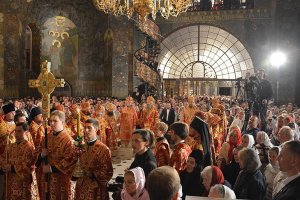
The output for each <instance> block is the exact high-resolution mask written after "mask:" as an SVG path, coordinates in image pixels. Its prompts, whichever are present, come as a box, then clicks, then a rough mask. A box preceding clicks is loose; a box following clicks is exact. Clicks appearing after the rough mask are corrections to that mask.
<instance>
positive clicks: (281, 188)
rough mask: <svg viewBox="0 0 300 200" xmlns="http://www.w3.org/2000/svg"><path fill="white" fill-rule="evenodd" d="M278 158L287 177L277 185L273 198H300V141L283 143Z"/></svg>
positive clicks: (281, 199) (278, 199) (275, 199)
mask: <svg viewBox="0 0 300 200" xmlns="http://www.w3.org/2000/svg"><path fill="white" fill-rule="evenodd" d="M277 159H278V162H279V167H280V171H282V172H284V173H285V174H286V175H287V178H286V179H284V180H283V181H282V182H283V183H282V184H278V185H277V186H276V187H275V189H274V191H273V200H285V199H293V200H299V199H300V195H299V185H300V174H299V168H300V141H296V140H292V141H288V142H285V143H283V144H282V149H281V151H280V153H279V156H278V158H277Z"/></svg>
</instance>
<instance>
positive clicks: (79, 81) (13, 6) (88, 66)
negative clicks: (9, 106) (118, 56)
mask: <svg viewBox="0 0 300 200" xmlns="http://www.w3.org/2000/svg"><path fill="white" fill-rule="evenodd" d="M18 2H19V1H17V0H12V1H6V0H5V5H4V7H3V10H4V11H5V12H6V13H7V14H8V13H9V14H12V15H15V16H17V17H18V18H19V19H20V24H21V25H22V28H21V37H20V38H19V39H18V43H19V46H15V47H17V49H19V50H20V54H19V55H18V57H17V62H19V63H20V64H19V66H18V68H19V69H20V70H19V74H21V73H22V72H23V71H26V70H27V73H26V74H27V75H28V74H31V75H32V76H30V77H29V76H28V77H27V78H33V77H36V78H37V76H38V73H39V71H34V72H31V71H29V70H28V69H25V63H26V60H25V56H24V55H23V54H24V52H22V49H23V48H24V45H25V38H24V35H25V34H24V33H25V28H26V26H27V25H28V24H35V25H37V27H38V28H40V30H42V28H43V24H44V23H45V22H46V21H47V19H49V18H52V17H55V16H63V17H66V18H68V19H69V20H70V21H72V22H73V23H74V24H75V26H76V28H77V31H78V73H74V75H73V74H72V72H69V71H64V74H62V77H63V78H65V80H66V81H67V82H68V83H70V85H71V87H72V93H73V96H85V95H87V96H111V90H112V79H111V76H110V74H111V66H112V63H111V61H112V59H111V57H112V47H111V46H110V45H109V44H106V43H105V42H106V41H105V39H104V33H105V31H106V29H107V15H105V14H104V13H102V12H99V11H98V10H96V8H95V7H94V6H93V5H92V3H91V1H82V0H64V1H56V0H38V1H32V2H31V3H26V2H27V1H22V3H18ZM0 12H1V10H0ZM0 34H1V31H0ZM5 40H6V38H5ZM74 40H76V39H74ZM74 40H73V41H74ZM41 46H42V44H41ZM5 50H7V49H5ZM14 50H15V49H14ZM16 52H18V51H16ZM0 55H1V54H0ZM105 55H106V56H105ZM0 57H1V56H0ZM42 59H43V57H41V60H42ZM0 61H1V60H0ZM37 64H39V63H35V65H37ZM4 65H5V73H7V71H8V70H9V68H7V67H6V65H7V63H6V61H4ZM32 68H33V69H39V66H33V67H32ZM0 69H1V68H0ZM70 71H71V70H70ZM0 72H1V70H0ZM22 74H23V73H22ZM0 83H1V73H0ZM23 85H27V80H24V82H23ZM0 87H1V84H0ZM23 91H27V92H26V93H25V92H23ZM33 91H36V90H35V89H28V88H27V89H24V90H22V92H23V93H22V94H20V95H22V96H25V95H27V94H33ZM16 96H18V94H16Z"/></svg>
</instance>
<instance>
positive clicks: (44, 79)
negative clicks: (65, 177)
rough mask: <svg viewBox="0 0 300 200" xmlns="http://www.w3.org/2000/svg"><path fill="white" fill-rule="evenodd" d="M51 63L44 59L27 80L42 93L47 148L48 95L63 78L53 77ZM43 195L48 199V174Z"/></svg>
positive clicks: (59, 84) (60, 85)
mask: <svg viewBox="0 0 300 200" xmlns="http://www.w3.org/2000/svg"><path fill="white" fill-rule="evenodd" d="M50 66H51V63H50V62H48V61H44V62H42V64H41V73H40V74H39V77H38V78H37V79H36V80H29V82H28V85H29V87H32V88H37V89H38V91H39V93H40V94H41V95H42V114H43V117H44V120H45V121H44V122H45V148H46V149H47V148H48V133H47V122H48V118H49V117H50V95H51V93H52V92H53V91H54V89H55V88H56V87H64V85H65V81H64V79H55V77H54V75H53V74H52V73H51V72H50ZM45 164H48V163H47V157H46V158H45ZM45 178H46V181H45V193H46V194H45V196H46V200H48V199H49V188H48V182H49V174H47V173H46V174H45Z"/></svg>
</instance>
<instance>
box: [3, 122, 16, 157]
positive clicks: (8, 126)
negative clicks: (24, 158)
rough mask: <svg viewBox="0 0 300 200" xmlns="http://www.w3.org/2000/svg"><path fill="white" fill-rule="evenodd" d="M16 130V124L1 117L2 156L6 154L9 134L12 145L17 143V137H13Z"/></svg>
mask: <svg viewBox="0 0 300 200" xmlns="http://www.w3.org/2000/svg"><path fill="white" fill-rule="evenodd" d="M15 128H16V125H15V123H8V122H7V121H6V120H5V119H2V118H1V117H0V155H2V154H3V153H4V152H5V148H6V144H7V135H8V134H9V141H10V143H14V142H15V137H14V136H13V131H14V130H15Z"/></svg>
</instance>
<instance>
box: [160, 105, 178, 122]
mask: <svg viewBox="0 0 300 200" xmlns="http://www.w3.org/2000/svg"><path fill="white" fill-rule="evenodd" d="M159 118H160V120H161V121H163V122H164V123H166V124H168V126H170V125H171V124H173V123H174V122H175V111H174V109H173V108H171V103H167V104H166V108H164V109H163V110H162V111H161V114H160V116H159Z"/></svg>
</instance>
